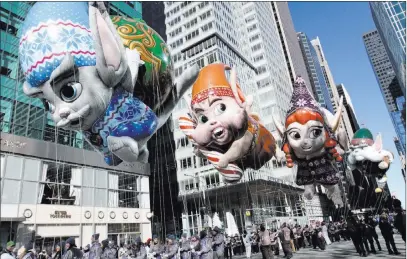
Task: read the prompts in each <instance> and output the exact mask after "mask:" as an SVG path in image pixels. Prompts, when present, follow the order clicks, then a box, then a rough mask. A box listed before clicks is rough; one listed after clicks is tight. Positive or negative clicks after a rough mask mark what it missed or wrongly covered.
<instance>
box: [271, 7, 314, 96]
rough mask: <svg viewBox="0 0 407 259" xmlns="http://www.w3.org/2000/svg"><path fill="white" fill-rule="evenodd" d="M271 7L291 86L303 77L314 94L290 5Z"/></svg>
mask: <svg viewBox="0 0 407 259" xmlns="http://www.w3.org/2000/svg"><path fill="white" fill-rule="evenodd" d="M271 6H272V10H273V17H274V20H275V21H276V25H277V31H278V33H279V36H280V41H281V45H282V47H283V52H284V57H285V60H286V62H287V67H288V72H289V74H290V79H291V84H294V80H295V78H296V77H297V76H301V77H302V78H303V79H304V81H305V84H306V85H307V86H308V87H309V89H308V90H309V91H310V93H313V91H312V89H311V84H310V78H309V75H308V73H307V68H306V64H305V62H304V59H303V58H302V52H301V48H300V45H299V44H298V40H297V33H296V30H295V28H294V23H293V20H292V18H291V13H290V9H289V8H288V3H287V2H271Z"/></svg>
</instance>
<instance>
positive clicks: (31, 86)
mask: <svg viewBox="0 0 407 259" xmlns="http://www.w3.org/2000/svg"><path fill="white" fill-rule="evenodd" d="M21 31H22V33H21V38H20V46H19V54H20V64H21V68H22V70H23V72H24V75H25V78H26V81H25V82H24V85H23V90H24V93H25V94H26V95H28V96H30V97H38V98H41V99H42V101H43V103H44V106H45V107H46V109H47V110H48V111H49V112H50V113H51V117H52V119H53V120H54V122H55V125H56V126H57V127H63V128H68V129H72V130H78V131H82V132H83V133H84V136H85V139H86V140H87V141H88V142H90V143H91V144H92V145H93V146H94V147H95V149H97V150H99V151H100V152H101V153H103V155H104V159H105V162H106V163H107V164H109V165H118V164H120V163H121V162H122V161H127V162H135V161H141V162H147V159H148V150H147V147H146V142H147V141H148V140H149V138H150V137H151V135H152V134H154V133H155V132H156V131H157V129H158V128H160V127H161V126H162V125H163V124H164V123H165V122H166V120H167V119H168V117H169V116H170V114H171V111H172V110H173V108H174V107H175V105H176V104H177V102H178V101H179V99H180V98H181V97H182V95H183V93H184V92H185V91H186V90H187V89H188V88H189V87H190V86H191V85H192V83H193V82H194V81H195V79H196V77H197V75H198V72H199V70H198V68H197V67H196V66H195V67H192V68H190V69H188V70H187V71H186V72H185V73H184V74H183V76H181V78H180V80H179V81H177V82H173V78H172V74H173V73H172V65H171V61H170V56H169V53H168V50H167V46H166V44H165V42H164V41H163V40H162V39H161V38H160V37H159V36H158V34H157V33H156V32H155V31H153V30H152V29H151V28H150V27H148V26H147V25H146V24H145V23H144V22H143V21H142V20H134V19H128V18H122V17H118V16H116V17H113V18H110V17H109V15H108V12H107V10H106V9H105V7H104V4H103V2H91V3H89V4H88V3H85V2H37V3H36V4H34V6H33V7H32V8H31V10H30V11H29V13H28V14H27V17H26V19H25V21H24V24H23V26H22V30H21ZM154 92H157V93H158V94H156V95H153V94H152V93H154Z"/></svg>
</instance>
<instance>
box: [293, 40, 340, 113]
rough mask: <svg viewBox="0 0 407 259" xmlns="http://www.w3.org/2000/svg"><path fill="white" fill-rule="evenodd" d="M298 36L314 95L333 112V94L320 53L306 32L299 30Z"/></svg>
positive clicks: (323, 105)
mask: <svg viewBox="0 0 407 259" xmlns="http://www.w3.org/2000/svg"><path fill="white" fill-rule="evenodd" d="M297 37H298V42H299V44H300V46H301V51H302V56H303V59H304V61H305V64H306V67H307V73H308V77H309V78H310V82H311V86H312V92H313V93H314V97H315V99H317V101H318V102H319V104H320V105H321V106H322V107H324V108H325V109H327V110H328V111H330V112H332V113H333V106H332V102H331V96H330V94H329V90H328V87H327V85H326V82H325V78H324V74H323V72H322V68H321V64H320V63H319V60H318V55H317V53H316V51H315V49H314V48H313V47H312V44H311V41H310V40H309V38H308V37H307V35H306V34H305V33H304V32H298V33H297Z"/></svg>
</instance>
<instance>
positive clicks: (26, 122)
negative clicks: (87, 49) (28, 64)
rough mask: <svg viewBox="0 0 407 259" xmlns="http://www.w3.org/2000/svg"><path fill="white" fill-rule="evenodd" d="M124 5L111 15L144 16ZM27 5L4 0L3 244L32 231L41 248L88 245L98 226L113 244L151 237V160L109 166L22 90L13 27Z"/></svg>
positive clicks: (29, 235) (0, 54)
mask: <svg viewBox="0 0 407 259" xmlns="http://www.w3.org/2000/svg"><path fill="white" fill-rule="evenodd" d="M123 3H124V2H123ZM123 3H119V2H118V3H117V4H116V3H115V5H112V6H109V7H110V10H111V11H112V14H121V15H126V16H128V17H137V18H141V12H138V11H137V10H140V11H141V9H140V8H139V9H137V8H135V5H134V4H135V2H131V3H130V2H128V3H126V6H127V7H128V8H123V10H122V9H121V7H120V6H121V5H123ZM32 4H33V2H1V7H2V8H1V16H2V19H1V23H2V26H1V39H2V44H1V52H0V59H1V88H0V89H1V94H0V98H1V100H0V104H1V117H0V119H1V120H0V128H1V223H0V233H1V234H0V244H1V245H4V244H5V243H6V242H7V241H9V240H14V241H16V242H18V243H24V242H25V241H28V240H26V238H28V239H32V234H33V233H34V234H33V235H34V238H35V240H32V241H35V242H38V243H39V245H40V247H41V246H46V245H49V244H52V243H53V242H55V240H57V241H59V240H60V239H61V238H62V239H66V238H67V237H69V236H72V237H74V238H75V239H76V242H77V244H78V245H82V246H85V245H86V244H89V243H90V237H91V235H92V234H93V233H95V232H99V233H100V237H101V238H110V239H111V240H114V241H115V242H117V243H122V242H126V241H130V240H131V239H132V238H134V237H135V235H140V234H141V236H142V238H143V239H145V238H148V237H150V236H151V222H150V218H151V212H150V197H149V195H150V193H149V186H148V182H149V172H150V170H149V165H148V164H140V163H134V164H126V163H124V164H123V165H121V166H118V167H108V166H106V165H105V163H104V162H103V159H102V157H101V156H100V155H99V154H98V153H97V152H94V151H93V148H92V147H91V146H90V145H89V144H87V142H86V141H84V139H83V137H82V135H81V134H80V133H78V132H74V131H70V130H64V129H57V128H56V127H55V125H54V123H53V121H52V120H51V118H50V116H49V114H48V113H47V112H45V110H44V107H43V105H42V103H41V101H40V100H39V99H35V98H28V97H27V96H25V95H24V93H23V91H22V83H23V80H24V79H23V75H22V74H21V73H20V72H19V71H20V70H19V62H18V43H19V39H18V36H19V35H18V30H19V29H20V26H21V24H22V23H23V21H24V18H25V17H26V15H27V13H28V11H29V9H30V8H31V6H32ZM139 6H140V5H139ZM140 7H141V6H140ZM114 12H116V13H114Z"/></svg>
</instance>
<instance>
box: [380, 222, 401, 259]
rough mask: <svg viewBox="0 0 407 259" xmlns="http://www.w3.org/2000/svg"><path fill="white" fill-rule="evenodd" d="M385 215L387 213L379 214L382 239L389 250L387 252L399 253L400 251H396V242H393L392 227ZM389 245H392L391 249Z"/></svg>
mask: <svg viewBox="0 0 407 259" xmlns="http://www.w3.org/2000/svg"><path fill="white" fill-rule="evenodd" d="M386 215H387V214H382V215H381V216H380V223H379V228H380V231H381V232H382V236H383V238H384V241H385V242H386V247H387V250H388V251H389V254H391V255H392V254H396V255H399V254H400V253H399V252H398V250H397V247H396V244H395V243H394V237H393V227H392V226H391V225H390V223H389V221H388V218H387V216H386ZM390 246H391V247H393V249H391V247H390Z"/></svg>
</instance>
